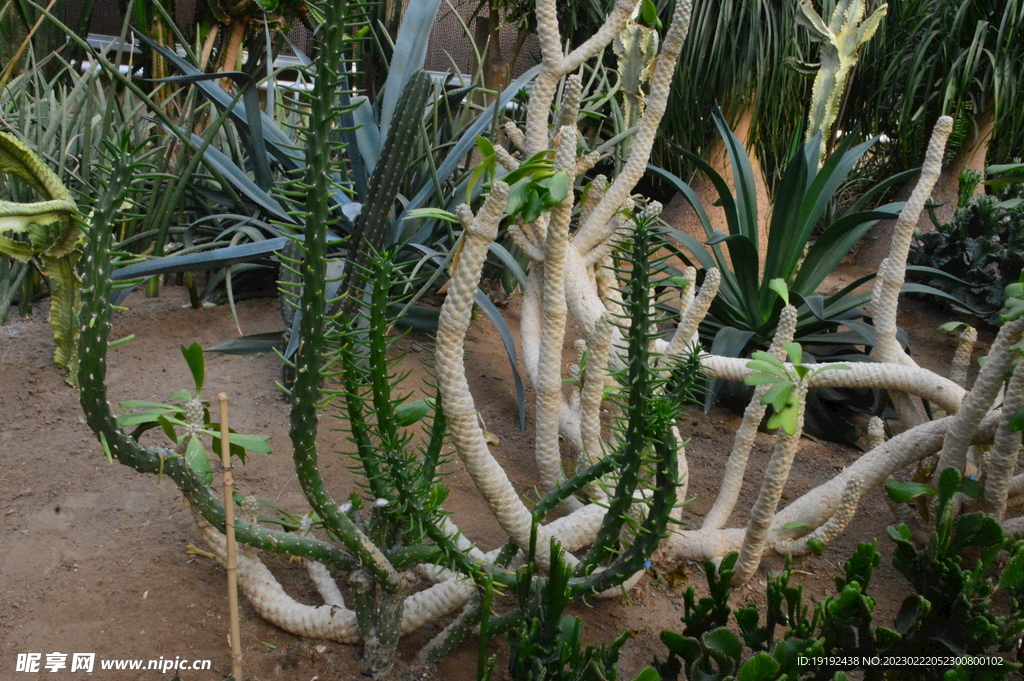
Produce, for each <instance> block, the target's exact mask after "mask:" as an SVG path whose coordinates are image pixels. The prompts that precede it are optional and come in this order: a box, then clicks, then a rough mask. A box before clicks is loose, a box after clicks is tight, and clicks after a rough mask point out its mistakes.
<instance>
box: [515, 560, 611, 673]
mask: <svg viewBox="0 0 1024 681" xmlns="http://www.w3.org/2000/svg"><path fill="white" fill-rule="evenodd" d="M551 548H552V553H551V571H550V573H549V575H548V576H547V577H541V576H539V575H536V574H535V568H534V562H533V560H532V559H531V560H530V561H529V562H528V563H527V564H526V565H524V566H523V567H521V568H520V569H519V571H518V572H517V575H516V576H517V584H516V596H517V597H518V599H519V608H520V615H519V624H517V625H516V626H515V627H514V628H513V629H512V630H511V631H510V632H509V634H508V641H509V647H510V652H509V669H508V671H509V676H510V677H511V678H512V679H513V680H514V681H605V680H607V681H615V679H616V675H617V672H616V669H615V664H616V663H617V662H618V659H619V649H620V648H621V647H622V645H623V644H624V643H625V642H626V641H627V640H628V639H629V634H628V633H623V634H621V635H619V636H618V637H617V638H616V639H615V640H614V641H612V643H611V644H610V645H608V646H605V645H599V646H597V647H593V646H587V647H586V649H585V650H582V649H581V648H582V643H581V640H580V634H581V632H582V630H583V621H582V620H580V618H578V617H573V616H571V615H564V614H563V613H564V610H565V607H566V606H567V605H568V604H569V601H570V599H571V589H570V588H569V582H570V579H571V577H572V567H571V566H569V565H568V564H566V562H565V559H564V552H563V551H562V550H561V547H559V546H558V543H557V542H556V541H554V540H552V547H551Z"/></svg>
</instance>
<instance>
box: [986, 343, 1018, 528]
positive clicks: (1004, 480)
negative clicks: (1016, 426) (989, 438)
mask: <svg viewBox="0 0 1024 681" xmlns="http://www.w3.org/2000/svg"><path fill="white" fill-rule="evenodd" d="M1021 407H1024V361H1021V362H1018V363H1017V366H1016V367H1014V369H1013V376H1012V377H1011V378H1010V383H1009V385H1008V386H1007V388H1006V395H1005V396H1004V397H1003V408H1002V410H1001V413H1000V416H999V427H998V428H997V429H996V436H995V442H993V443H992V454H991V458H990V463H989V467H988V470H987V471H986V476H985V494H984V497H983V507H984V509H985V513H987V514H988V515H990V516H992V517H993V518H995V519H996V520H999V521H1002V519H1003V516H1005V515H1006V499H1007V496H1008V494H1009V488H1010V478H1011V477H1012V476H1013V472H1014V470H1015V469H1016V468H1017V459H1018V455H1019V454H1020V446H1021V433H1020V431H1017V432H1013V431H1012V430H1011V429H1010V420H1011V419H1012V418H1013V417H1014V416H1015V415H1016V413H1017V411H1018V410H1019V409H1020V408H1021Z"/></svg>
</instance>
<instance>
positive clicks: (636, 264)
mask: <svg viewBox="0 0 1024 681" xmlns="http://www.w3.org/2000/svg"><path fill="white" fill-rule="evenodd" d="M635 222H636V231H635V232H634V234H633V240H632V241H631V242H630V243H628V244H624V248H625V249H626V250H625V253H624V254H623V255H624V257H628V258H629V264H630V265H631V267H630V268H629V269H628V270H627V269H623V270H621V271H620V281H621V282H622V284H623V294H624V295H623V298H624V307H625V311H626V312H627V314H628V317H629V324H628V326H626V327H625V328H624V335H625V338H626V342H627V344H628V345H627V357H626V368H625V369H624V370H623V371H622V372H620V374H619V375H618V377H617V378H618V381H619V383H620V385H623V386H625V387H626V388H625V389H624V390H622V394H621V395H616V396H615V397H614V399H616V400H617V401H618V402H619V405H620V408H621V409H622V413H623V416H622V418H621V419H620V421H619V422H618V423H616V424H615V425H614V427H615V428H616V430H617V434H618V438H617V439H618V443H617V444H618V446H617V447H616V448H615V449H614V450H613V451H612V452H611V453H609V455H608V456H607V457H606V458H605V459H603V460H602V461H600V462H598V463H596V464H594V465H593V466H591V467H590V468H588V469H587V470H584V471H580V472H579V473H578V474H577V475H576V476H574V477H572V478H570V479H568V480H567V481H566V482H565V483H563V484H562V486H561V487H560V488H559V489H558V490H555V491H554V492H552V493H551V494H549V495H548V496H547V497H545V498H544V499H542V500H541V501H540V502H539V503H538V504H537V506H536V507H535V508H534V516H535V518H536V519H537V522H538V523H539V522H541V521H542V520H543V518H544V517H545V516H546V514H547V513H548V512H549V511H550V510H551V509H553V508H554V507H555V506H557V505H558V503H559V501H560V500H561V499H564V498H566V497H567V496H569V495H571V494H572V493H574V492H576V491H578V490H579V489H581V488H583V487H584V486H585V485H587V484H588V483H590V482H592V481H594V480H595V479H598V478H600V477H602V476H605V475H609V474H610V475H611V476H612V478H613V479H614V480H615V485H614V490H611V494H610V498H609V500H608V512H607V514H606V515H605V518H604V520H603V522H602V525H601V528H600V529H599V531H598V534H597V538H596V539H595V541H594V544H593V545H592V548H591V549H590V551H588V553H587V554H586V555H585V556H584V558H583V559H582V560H581V561H580V564H579V565H578V566H577V567H576V569H575V571H574V570H573V569H572V568H571V566H569V565H567V564H566V563H565V561H564V559H563V552H562V551H561V549H560V548H559V547H558V546H557V544H556V543H553V546H552V560H551V571H550V573H549V576H548V577H541V576H538V575H537V570H536V567H535V562H534V557H533V555H532V553H533V552H532V551H531V556H530V557H529V560H528V561H527V563H526V564H525V565H524V566H523V567H522V568H520V569H519V571H518V572H517V573H516V582H515V589H516V595H517V596H518V598H519V610H517V611H516V612H514V613H512V614H511V621H510V620H509V617H510V616H509V615H502V616H501V618H499V620H500V626H495V627H493V628H492V631H497V630H500V629H502V628H504V627H506V626H508V627H510V628H509V633H508V639H509V643H510V645H511V656H510V659H509V672H510V674H511V677H512V678H513V679H514V680H515V681H527V680H529V681H569V680H572V681H602V680H604V679H607V680H608V681H613V680H614V679H615V674H616V672H615V662H616V660H617V658H618V650H619V648H620V647H621V646H622V644H623V643H625V641H626V639H627V638H628V634H622V635H621V636H619V637H618V638H616V639H615V641H613V642H612V643H611V644H609V645H608V646H607V647H605V646H598V647H597V648H593V647H587V648H586V649H585V650H581V644H580V632H581V629H582V623H581V621H580V620H579V619H578V618H576V617H572V616H568V615H564V614H563V613H564V610H565V607H566V606H567V605H568V604H569V602H570V600H571V599H572V598H574V597H578V596H588V595H591V594H594V593H597V592H601V591H605V590H607V589H611V588H615V587H616V586H619V585H620V584H622V583H623V582H624V581H625V580H626V579H627V578H628V577H629V576H631V575H632V574H634V573H636V572H638V571H641V570H644V569H645V568H646V567H647V566H648V565H649V559H650V557H651V555H653V553H654V551H655V550H656V549H657V547H658V544H659V543H660V541H661V538H662V537H663V536H664V533H665V530H666V527H667V524H668V522H669V513H670V512H671V510H672V509H673V508H674V507H675V506H676V503H677V502H676V487H677V485H678V481H677V480H676V474H677V459H676V449H677V447H678V446H679V445H678V443H677V442H676V441H675V438H674V437H673V435H672V430H671V427H672V425H673V424H674V422H675V420H676V418H677V417H678V416H679V415H680V413H681V410H680V400H679V396H681V395H687V394H690V393H691V391H692V390H693V386H694V382H695V378H696V375H697V372H698V371H699V366H700V362H699V357H698V356H697V355H696V354H694V355H692V356H690V357H687V358H685V359H684V361H682V362H680V363H679V364H678V365H677V366H676V367H675V371H674V377H673V378H672V379H671V382H672V388H673V390H672V391H671V392H669V393H668V394H666V392H665V388H666V387H669V381H667V380H666V379H663V378H661V377H659V376H658V375H657V373H656V372H655V371H654V370H653V369H652V361H653V359H654V358H653V357H652V355H651V353H650V349H649V348H650V336H651V333H652V329H653V328H655V326H654V324H653V322H654V321H655V320H654V319H652V316H651V293H652V290H653V289H654V288H655V286H656V285H657V284H660V283H664V280H662V279H659V278H658V277H659V275H660V274H663V273H664V267H663V262H662V261H660V260H658V259H655V260H654V261H653V263H652V264H651V265H650V268H648V263H649V262H650V260H651V258H652V256H653V255H654V254H655V253H656V252H657V251H658V250H659V249H660V248H661V246H662V244H663V241H662V236H661V235H660V234H659V233H658V232H657V231H656V229H655V228H654V226H653V225H652V224H651V221H650V220H648V219H646V218H642V217H640V218H635ZM640 485H643V486H645V487H649V488H651V489H652V494H651V496H650V500H649V501H648V507H647V509H646V513H644V514H641V515H642V518H640V519H638V518H636V517H635V516H634V510H633V507H634V505H635V499H636V491H637V489H638V487H639V486H640ZM625 536H628V537H630V540H629V541H625V540H624V537H625ZM599 568H600V569H599ZM496 624H498V623H496ZM644 674H647V676H644ZM638 678H645V679H646V678H656V677H653V675H652V672H647V671H645V672H644V673H642V674H641V676H640V677H638Z"/></svg>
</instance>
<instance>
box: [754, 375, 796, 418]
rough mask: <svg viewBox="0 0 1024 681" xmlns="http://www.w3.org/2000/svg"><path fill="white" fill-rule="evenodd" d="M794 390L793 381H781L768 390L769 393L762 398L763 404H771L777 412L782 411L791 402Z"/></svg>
mask: <svg viewBox="0 0 1024 681" xmlns="http://www.w3.org/2000/svg"><path fill="white" fill-rule="evenodd" d="M793 388H794V385H793V382H792V381H780V382H778V383H776V384H775V385H773V386H772V387H771V388H769V389H768V392H766V393H765V394H764V397H762V398H761V404H770V405H772V408H773V409H775V411H782V410H783V409H785V408H786V404H787V403H788V402H789V396H790V395H791V394H792V393H793Z"/></svg>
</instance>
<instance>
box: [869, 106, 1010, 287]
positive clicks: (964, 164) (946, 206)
mask: <svg viewBox="0 0 1024 681" xmlns="http://www.w3.org/2000/svg"><path fill="white" fill-rule="evenodd" d="M974 123H975V125H974V128H973V130H972V131H971V133H970V134H968V136H967V139H966V140H964V144H963V146H962V147H960V151H958V152H957V154H956V156H954V157H953V160H951V161H950V162H949V163H948V164H946V166H945V167H944V168H943V169H942V174H941V175H940V176H939V181H938V182H937V183H936V185H935V189H934V190H933V191H932V199H933V200H934V201H935V203H937V204H940V205H939V207H938V208H936V209H935V217H936V218H938V219H939V222H948V221H949V220H950V219H951V218H952V217H953V213H954V212H956V207H957V200H958V198H959V195H960V191H959V182H958V178H959V176H960V173H961V171H963V170H977V171H978V172H984V170H985V156H986V154H987V153H988V144H989V142H990V141H991V139H992V131H993V129H994V127H995V116H994V115H993V114H992V110H991V109H987V110H985V111H983V112H982V113H981V114H980V115H979V116H978V117H977V118H976V119H975V120H974ZM916 185H917V178H916V177H915V178H913V179H912V180H910V181H909V182H907V184H906V185H905V186H904V187H903V188H902V189H901V190H900V193H899V194H897V196H896V198H895V199H894V201H906V200H907V197H909V196H910V193H911V192H912V191H914V187H915V186H916ZM974 193H975V195H976V196H980V195H981V194H984V193H985V185H981V184H979V185H978V187H977V188H976V189H975V190H974ZM895 224H896V222H895V221H894V220H885V221H884V222H880V223H878V225H877V226H876V227H875V228H874V229H873V230H871V235H870V236H871V237H873V238H874V240H873V241H869V242H867V243H865V244H864V245H863V246H862V247H861V249H860V250H859V251H858V252H857V258H856V263H857V264H858V265H863V266H865V267H869V268H872V269H874V268H877V267H878V265H879V264H881V262H882V259H883V258H885V257H886V256H887V255H888V254H889V245H890V243H891V242H892V231H893V227H894V226H895ZM917 229H918V230H920V231H921V232H934V231H935V226H934V225H933V224H932V221H931V219H930V218H929V216H928V211H924V212H922V213H921V218H920V219H919V220H918V223H917Z"/></svg>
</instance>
